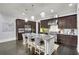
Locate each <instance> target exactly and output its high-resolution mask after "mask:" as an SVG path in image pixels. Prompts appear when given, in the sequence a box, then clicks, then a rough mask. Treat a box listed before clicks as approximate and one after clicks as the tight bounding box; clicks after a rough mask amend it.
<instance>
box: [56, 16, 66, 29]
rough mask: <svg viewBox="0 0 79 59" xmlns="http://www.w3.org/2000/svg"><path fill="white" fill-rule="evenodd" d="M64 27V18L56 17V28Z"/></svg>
mask: <svg viewBox="0 0 79 59" xmlns="http://www.w3.org/2000/svg"><path fill="white" fill-rule="evenodd" d="M65 27H66V22H65V19H64V18H63V17H62V18H59V19H58V28H65Z"/></svg>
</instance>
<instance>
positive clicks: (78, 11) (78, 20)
mask: <svg viewBox="0 0 79 59" xmlns="http://www.w3.org/2000/svg"><path fill="white" fill-rule="evenodd" d="M77 29H78V41H77V51H78V53H79V4H78V6H77Z"/></svg>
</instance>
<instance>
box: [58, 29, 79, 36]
mask: <svg viewBox="0 0 79 59" xmlns="http://www.w3.org/2000/svg"><path fill="white" fill-rule="evenodd" d="M59 31H60V33H59V34H64V35H77V33H78V32H77V29H59Z"/></svg>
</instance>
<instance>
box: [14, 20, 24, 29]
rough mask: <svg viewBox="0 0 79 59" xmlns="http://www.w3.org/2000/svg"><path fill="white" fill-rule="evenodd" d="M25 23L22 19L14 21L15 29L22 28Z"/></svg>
mask: <svg viewBox="0 0 79 59" xmlns="http://www.w3.org/2000/svg"><path fill="white" fill-rule="evenodd" d="M24 25H25V21H24V20H22V19H16V26H17V28H24Z"/></svg>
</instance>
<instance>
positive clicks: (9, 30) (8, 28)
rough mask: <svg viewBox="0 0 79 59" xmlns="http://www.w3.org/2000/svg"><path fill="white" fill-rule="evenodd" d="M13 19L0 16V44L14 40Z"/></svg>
mask: <svg viewBox="0 0 79 59" xmlns="http://www.w3.org/2000/svg"><path fill="white" fill-rule="evenodd" d="M15 31H16V29H15V18H14V17H12V16H6V15H2V14H0V43H1V42H6V41H11V40H16V39H15V37H16V34H15V33H16V32H15Z"/></svg>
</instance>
